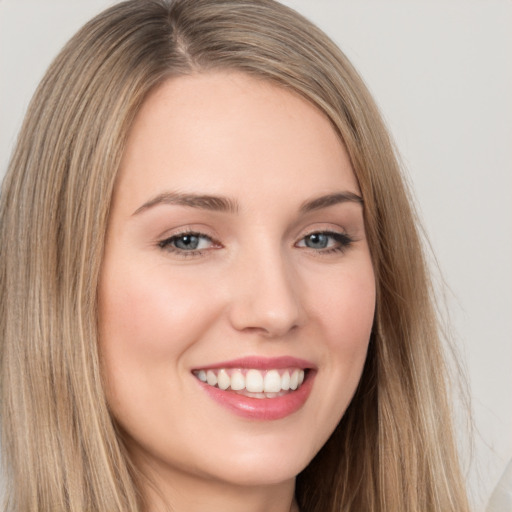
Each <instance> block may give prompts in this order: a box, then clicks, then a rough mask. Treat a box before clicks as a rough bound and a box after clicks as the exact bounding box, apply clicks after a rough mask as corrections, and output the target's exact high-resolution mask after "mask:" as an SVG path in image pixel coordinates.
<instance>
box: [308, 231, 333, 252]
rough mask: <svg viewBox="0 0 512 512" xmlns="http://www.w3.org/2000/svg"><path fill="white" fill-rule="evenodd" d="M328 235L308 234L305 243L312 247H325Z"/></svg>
mask: <svg viewBox="0 0 512 512" xmlns="http://www.w3.org/2000/svg"><path fill="white" fill-rule="evenodd" d="M327 243H328V237H327V235H324V234H322V233H315V234H313V235H309V236H308V237H307V239H306V245H307V246H308V247H311V248H312V249H325V248H326V247H327Z"/></svg>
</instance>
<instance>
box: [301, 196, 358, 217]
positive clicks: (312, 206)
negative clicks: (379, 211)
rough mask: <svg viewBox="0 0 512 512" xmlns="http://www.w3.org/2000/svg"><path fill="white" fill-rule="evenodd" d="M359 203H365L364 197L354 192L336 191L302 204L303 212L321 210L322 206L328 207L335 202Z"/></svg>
mask: <svg viewBox="0 0 512 512" xmlns="http://www.w3.org/2000/svg"><path fill="white" fill-rule="evenodd" d="M347 202H348V203H358V204H361V205H362V204H363V198H362V197H361V196H358V195H357V194H354V192H348V191H346V192H336V193H334V194H327V195H325V196H320V197H316V198H314V199H309V200H308V201H305V202H304V203H302V205H301V206H300V209H299V210H300V212H301V213H308V212H311V211H314V210H321V209H322V208H328V207H329V206H333V205H335V204H340V203H347Z"/></svg>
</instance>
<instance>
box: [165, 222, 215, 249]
mask: <svg viewBox="0 0 512 512" xmlns="http://www.w3.org/2000/svg"><path fill="white" fill-rule="evenodd" d="M205 231H206V230H203V229H194V228H192V227H188V226H187V227H182V228H177V229H175V230H172V231H171V232H170V233H167V234H166V235H164V236H162V237H160V238H159V239H158V241H157V243H156V245H157V246H158V247H159V248H160V249H162V250H164V251H166V252H168V253H174V254H176V255H178V256H180V257H190V256H198V255H201V254H203V253H204V252H206V251H209V250H212V249H218V248H221V247H222V245H221V244H220V242H218V240H216V238H214V236H212V235H211V234H209V233H206V232H205ZM185 236H196V237H198V238H203V239H207V240H209V241H210V242H211V247H207V248H203V249H190V250H186V249H180V248H178V247H174V246H173V245H172V242H173V241H174V240H177V239H179V238H181V237H185Z"/></svg>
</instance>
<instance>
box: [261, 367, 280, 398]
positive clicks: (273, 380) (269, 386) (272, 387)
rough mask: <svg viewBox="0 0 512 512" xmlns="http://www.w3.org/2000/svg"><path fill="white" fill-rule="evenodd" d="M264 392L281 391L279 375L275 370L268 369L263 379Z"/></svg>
mask: <svg viewBox="0 0 512 512" xmlns="http://www.w3.org/2000/svg"><path fill="white" fill-rule="evenodd" d="M263 391H265V393H279V391H281V376H280V375H279V372H278V371H277V370H270V371H269V372H267V374H266V375H265V378H264V380H263Z"/></svg>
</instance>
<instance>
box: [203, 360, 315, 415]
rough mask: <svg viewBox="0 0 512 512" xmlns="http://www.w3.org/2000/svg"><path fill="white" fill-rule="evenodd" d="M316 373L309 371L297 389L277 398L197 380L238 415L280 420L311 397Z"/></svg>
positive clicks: (210, 394) (296, 409)
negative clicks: (256, 395)
mask: <svg viewBox="0 0 512 512" xmlns="http://www.w3.org/2000/svg"><path fill="white" fill-rule="evenodd" d="M315 373H316V372H313V371H312V370H310V371H308V373H307V375H306V378H305V379H304V382H303V383H302V384H301V386H300V387H299V388H298V389H297V390H296V391H292V392H290V393H288V394H286V395H283V396H278V397H276V398H252V397H249V396H244V395H239V394H238V393H235V392H234V391H223V390H222V389H219V388H216V387H213V386H210V385H208V384H205V383H204V382H201V381H200V380H197V382H198V383H199V384H200V385H201V387H202V388H203V389H204V390H205V391H206V393H208V395H209V396H210V397H211V398H213V399H214V400H215V401H216V402H217V403H219V404H220V405H222V406H224V407H226V408H227V409H229V410H230V411H232V412H234V413H235V414H237V415H238V416H242V417H244V418H249V419H252V420H279V419H282V418H286V416H289V415H290V414H293V413H294V412H296V411H298V410H299V409H300V408H301V407H302V406H303V405H304V404H305V403H306V400H307V399H308V397H309V394H310V392H311V389H312V387H313V379H314V377H315Z"/></svg>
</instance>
